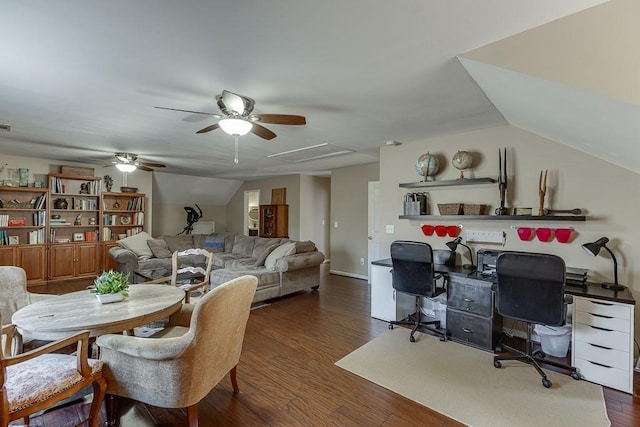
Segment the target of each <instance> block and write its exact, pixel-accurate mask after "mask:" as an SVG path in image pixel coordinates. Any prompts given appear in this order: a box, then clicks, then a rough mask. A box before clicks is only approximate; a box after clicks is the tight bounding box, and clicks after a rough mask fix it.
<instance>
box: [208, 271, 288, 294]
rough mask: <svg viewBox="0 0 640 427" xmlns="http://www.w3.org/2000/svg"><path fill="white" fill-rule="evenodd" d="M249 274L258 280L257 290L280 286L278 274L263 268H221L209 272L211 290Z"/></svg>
mask: <svg viewBox="0 0 640 427" xmlns="http://www.w3.org/2000/svg"><path fill="white" fill-rule="evenodd" d="M245 274H250V275H252V276H256V277H257V278H258V289H261V288H263V287H269V286H279V285H280V273H278V272H277V271H275V272H274V271H269V270H267V269H266V268H264V267H246V268H223V269H220V270H213V271H212V272H211V288H215V287H216V286H218V285H220V284H222V283H225V282H228V281H229V280H232V279H235V278H236V277H240V276H244V275H245Z"/></svg>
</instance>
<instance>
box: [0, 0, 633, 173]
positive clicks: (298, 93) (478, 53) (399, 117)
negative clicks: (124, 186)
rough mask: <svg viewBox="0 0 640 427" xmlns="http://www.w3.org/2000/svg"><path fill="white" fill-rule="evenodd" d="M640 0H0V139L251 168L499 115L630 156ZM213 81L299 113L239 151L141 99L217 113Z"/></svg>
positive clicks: (293, 163) (104, 160)
mask: <svg viewBox="0 0 640 427" xmlns="http://www.w3.org/2000/svg"><path fill="white" fill-rule="evenodd" d="M635 3H636V2H635V1H634V0H612V1H609V2H606V1H604V0H564V1H561V2H559V1H556V0H485V1H477V0H449V1H446V2H443V1H439V0H403V1H400V2H389V1H384V0H372V1H369V2H365V3H363V2H344V1H337V0H327V1H322V2H319V1H318V2H309V1H307V2H300V1H294V0H274V1H270V2H261V1H257V0H236V1H234V2H213V1H206V0H189V1H184V2H173V1H168V0H164V1H152V0H137V1H135V2H119V1H111V2H98V3H91V4H87V3H86V2H83V1H79V0H75V1H70V0H60V1H56V2H48V1H30V2H13V1H4V0H2V2H1V3H0V4H2V10H3V17H4V20H3V23H2V25H0V38H1V39H2V40H3V41H5V43H4V46H3V50H2V53H1V54H0V123H5V124H9V125H11V131H10V132H3V131H0V153H3V154H12V155H24V156H34V157H42V158H48V159H52V160H66V161H77V162H82V163H92V164H96V165H103V164H109V162H110V161H111V160H112V157H113V153H114V152H121V151H124V152H133V153H136V154H138V155H139V156H140V157H141V158H142V159H143V160H144V161H152V162H162V163H165V164H167V166H168V167H167V168H166V171H167V172H173V173H180V174H186V175H199V176H209V177H215V178H229V179H250V178H252V177H263V176H272V175H278V174H287V173H313V174H325V173H327V171H329V170H330V169H333V168H336V167H342V166H349V165H355V164H362V163H370V162H375V161H377V160H378V151H379V147H380V146H382V145H384V144H385V142H386V141H390V140H393V141H400V142H410V141H415V140H421V139H425V138H429V137H433V136H438V135H443V134H447V133H455V132H463V131H468V130H473V129H479V128H486V127H492V126H500V125H505V124H507V123H509V124H512V125H514V126H518V127H522V128H524V129H526V130H529V131H531V132H534V133H537V134H540V135H542V136H545V137H548V138H550V139H553V140H556V141H558V142H559V143H563V144H567V145H570V146H572V147H575V148H577V149H579V150H582V151H586V152H589V153H591V154H593V155H595V156H598V157H602V158H604V159H606V160H608V161H611V162H613V163H616V164H618V165H620V166H622V167H625V168H628V169H631V170H633V171H636V172H640V166H639V164H640V162H638V158H639V156H638V150H639V148H637V144H634V142H635V141H636V140H637V135H639V134H640V133H639V132H638V130H639V129H638V128H637V127H638V126H639V125H638V124H637V123H640V120H636V117H638V108H639V107H638V104H639V103H638V100H639V99H640V86H639V85H638V83H637V78H635V77H636V76H638V75H640V73H638V71H640V70H638V67H640V60H639V58H638V53H637V47H636V46H633V45H632V43H634V42H635V41H637V40H639V39H640V38H638V35H639V34H638V31H639V30H638V29H637V27H638V25H637V22H635V21H634V18H635V17H637V16H640V15H639V14H638V12H639V11H638V6H637V5H636V4H635ZM638 3H640V2H638ZM636 21H637V20H636ZM224 89H226V90H230V91H233V92H237V93H240V94H243V95H248V96H250V97H252V98H253V99H255V102H256V104H255V110H254V112H256V113H281V114H299V115H303V116H305V117H306V119H307V125H306V126H286V125H277V124H273V125H269V124H265V127H267V128H268V129H270V130H272V131H273V132H275V133H276V134H277V137H276V138H274V139H272V140H270V141H265V140H263V139H261V138H259V137H257V136H256V135H254V134H248V135H246V136H243V137H240V142H239V164H238V165H234V163H233V157H234V147H233V137H231V136H229V135H227V134H225V133H224V132H222V131H221V130H219V129H218V130H215V131H212V132H209V133H205V134H196V133H195V132H196V131H197V130H199V129H201V128H203V127H205V126H208V125H211V124H213V123H215V122H216V121H217V119H215V118H213V117H210V116H206V115H201V114H190V113H181V112H176V111H168V110H159V109H154V108H153V107H154V106H164V107H171V108H177V109H184V110H192V111H205V112H212V113H218V112H219V109H218V107H217V105H216V101H215V95H217V94H219V93H221V92H222V90H224ZM636 122H637V123H636ZM319 144H328V146H323V148H321V149H320V152H319V153H320V154H319V155H324V157H321V158H319V159H315V160H305V159H307V158H308V157H313V155H312V153H313V152H314V150H310V151H308V153H309V156H306V155H305V154H304V153H305V152H304V151H302V152H300V151H297V152H295V153H297V154H296V155H295V157H294V156H288V157H287V156H278V157H275V158H274V157H267V156H269V155H273V154H277V153H282V152H286V151H291V150H298V149H300V148H307V147H311V146H317V145H319ZM327 147H328V149H327ZM332 151H336V152H338V151H343V152H346V153H342V154H339V155H335V156H330V155H328V156H327V154H332ZM301 160H302V161H301Z"/></svg>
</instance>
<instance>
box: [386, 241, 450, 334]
mask: <svg viewBox="0 0 640 427" xmlns="http://www.w3.org/2000/svg"><path fill="white" fill-rule="evenodd" d="M391 262H392V265H393V269H392V270H391V278H392V285H393V289H395V290H396V291H397V292H402V293H405V294H410V295H413V296H415V300H416V312H415V315H414V316H415V319H414V320H400V321H391V322H389V329H393V325H413V329H412V330H411V334H410V335H409V341H411V342H415V341H416V339H415V337H414V335H413V334H414V333H415V332H416V331H417V330H418V329H423V330H429V331H432V332H435V333H437V334H439V335H440V341H446V340H447V332H446V330H442V329H440V321H439V320H429V321H423V320H422V298H432V297H434V296H436V295H439V294H441V293H443V292H444V291H445V290H446V289H445V287H444V283H443V286H442V287H438V286H437V279H439V278H441V277H442V276H440V275H438V276H436V275H435V274H434V271H433V250H432V249H431V246H430V245H429V244H428V243H422V242H409V241H395V242H393V243H391ZM428 325H433V326H434V327H435V328H428V327H427V326H428Z"/></svg>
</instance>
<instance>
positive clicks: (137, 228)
mask: <svg viewBox="0 0 640 427" xmlns="http://www.w3.org/2000/svg"><path fill="white" fill-rule="evenodd" d="M145 203H146V196H145V194H143V193H102V241H103V246H104V250H103V263H102V265H103V270H105V271H106V270H112V269H115V268H116V265H115V261H114V260H113V259H111V257H109V249H111V248H112V247H114V246H116V245H117V243H116V241H117V240H119V239H122V238H124V237H128V236H133V235H134V234H138V233H140V232H141V231H144V230H145V229H146V220H147V218H146V217H145Z"/></svg>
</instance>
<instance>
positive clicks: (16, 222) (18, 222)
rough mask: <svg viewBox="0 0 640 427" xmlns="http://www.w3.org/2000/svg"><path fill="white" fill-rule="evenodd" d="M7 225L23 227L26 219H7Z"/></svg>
mask: <svg viewBox="0 0 640 427" xmlns="http://www.w3.org/2000/svg"><path fill="white" fill-rule="evenodd" d="M7 225H8V226H9V227H24V226H25V225H27V220H26V219H24V218H20V219H9V221H8V223H7Z"/></svg>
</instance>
